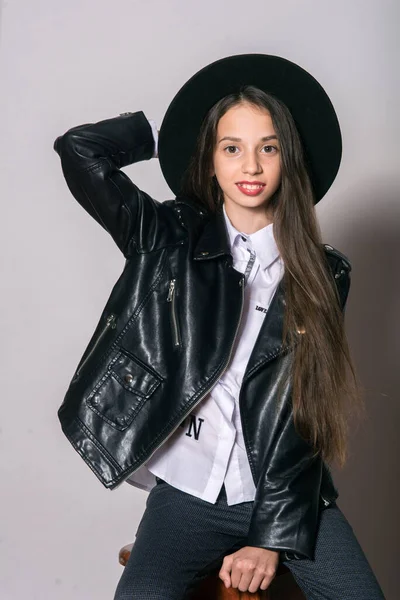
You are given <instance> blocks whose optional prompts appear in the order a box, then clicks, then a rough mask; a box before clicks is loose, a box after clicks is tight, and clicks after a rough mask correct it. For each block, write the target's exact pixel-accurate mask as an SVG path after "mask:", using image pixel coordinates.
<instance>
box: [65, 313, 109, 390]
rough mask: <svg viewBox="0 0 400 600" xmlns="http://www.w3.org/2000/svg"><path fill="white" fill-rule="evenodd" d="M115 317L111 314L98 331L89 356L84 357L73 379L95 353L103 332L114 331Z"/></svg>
mask: <svg viewBox="0 0 400 600" xmlns="http://www.w3.org/2000/svg"><path fill="white" fill-rule="evenodd" d="M116 319H117V317H116V315H114V314H111V315H109V316H108V317H107V319H106V323H105V325H104V327H103V329H102V330H101V331H100V333H99V336H98V337H97V339H96V341H95V343H94V345H93V347H92V349H91V350H90V352H89V354H88V355H87V356H86V358H85V360H84V361H83V363H82V364H81V365H80V367H79V369H78V370H77V371H76V373H75V376H74V379H77V378H78V377H79V375H80V373H81V371H82V369H83V367H84V366H85V365H86V363H87V362H88V360H89V358H90V357H91V356H92V354H93V352H94V351H95V349H96V348H97V345H98V343H99V342H100V340H101V339H102V337H103V336H104V334H105V332H106V331H107V330H108V329H109V328H111V329H115V327H116V326H117V324H116Z"/></svg>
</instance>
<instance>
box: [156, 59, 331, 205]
mask: <svg viewBox="0 0 400 600" xmlns="http://www.w3.org/2000/svg"><path fill="white" fill-rule="evenodd" d="M248 84H251V85H254V86H256V87H258V88H260V89H261V90H263V91H265V92H269V93H271V94H273V95H274V96H276V97H277V98H279V99H280V100H281V101H283V102H284V103H285V104H286V106H287V107H288V108H289V110H290V112H291V114H292V116H293V118H294V121H295V123H296V126H297V129H298V131H299V134H300V137H301V140H302V143H303V146H304V149H305V153H306V157H307V161H308V168H309V173H310V177H311V182H312V185H313V188H314V193H315V199H316V202H318V201H319V200H321V198H322V197H323V196H324V195H325V194H326V192H327V191H328V189H329V188H330V186H331V185H332V183H333V181H334V179H335V177H336V175H337V172H338V170H339V166H340V161H341V157H342V137H341V132H340V126H339V122H338V119H337V116H336V112H335V109H334V108H333V105H332V103H331V101H330V99H329V97H328V95H327V94H326V92H325V91H324V89H323V88H322V86H321V85H320V84H319V83H318V81H317V80H316V79H315V78H314V77H313V76H312V75H310V74H309V73H308V72H307V71H305V70H304V69H302V68H301V67H299V66H298V65H296V64H295V63H293V62H291V61H289V60H287V59H284V58H282V57H279V56H273V55H267V54H239V55H235V56H229V57H226V58H222V59H219V60H217V61H215V62H213V63H211V64H209V65H207V66H206V67H204V68H202V69H201V70H200V71H198V72H197V73H195V74H194V75H193V76H192V77H191V78H190V79H189V80H188V81H187V82H186V83H185V84H184V85H183V86H182V87H181V89H180V90H179V91H178V92H177V94H176V95H175V97H174V98H173V100H172V102H171V103H170V105H169V107H168V109H167V111H166V113H165V116H164V119H163V121H162V124H161V127H160V133H159V139H158V158H159V161H160V167H161V170H162V173H163V175H164V177H165V180H166V182H167V184H168V185H169V187H170V188H171V190H172V191H173V192H174V194H175V195H179V194H180V193H181V187H180V186H181V181H182V176H183V173H184V171H185V170H186V168H187V166H188V164H189V160H190V157H191V155H192V154H193V152H194V149H195V143H196V139H197V135H198V133H199V130H200V126H201V123H202V121H203V119H204V117H205V116H206V114H207V112H208V111H209V110H210V108H211V107H212V106H213V105H214V104H215V103H216V102H218V100H220V99H221V98H223V97H224V96H226V95H227V94H230V93H233V92H237V91H239V89H240V87H241V86H243V85H248Z"/></svg>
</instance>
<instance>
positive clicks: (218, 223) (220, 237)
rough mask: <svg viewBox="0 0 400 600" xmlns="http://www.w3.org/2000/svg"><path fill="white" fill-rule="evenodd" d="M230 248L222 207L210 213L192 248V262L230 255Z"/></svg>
mask: <svg viewBox="0 0 400 600" xmlns="http://www.w3.org/2000/svg"><path fill="white" fill-rule="evenodd" d="M230 253H231V246H230V241H229V235H228V231H227V228H226V224H225V218H224V213H223V210H222V206H219V207H218V208H217V210H216V211H215V213H212V214H211V216H210V218H209V219H208V221H207V223H206V224H205V226H204V228H203V231H202V233H201V235H200V237H199V239H198V240H197V244H196V246H195V248H194V252H193V258H194V260H207V259H209V258H215V257H216V256H221V254H230Z"/></svg>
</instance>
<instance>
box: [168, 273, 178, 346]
mask: <svg viewBox="0 0 400 600" xmlns="http://www.w3.org/2000/svg"><path fill="white" fill-rule="evenodd" d="M175 284H176V279H171V281H170V283H169V290H168V297H167V302H171V315H172V333H173V336H174V346H180V340H179V331H178V323H177V318H176V303H175Z"/></svg>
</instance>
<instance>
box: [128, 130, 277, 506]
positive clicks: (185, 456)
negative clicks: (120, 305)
mask: <svg viewBox="0 0 400 600" xmlns="http://www.w3.org/2000/svg"><path fill="white" fill-rule="evenodd" d="M152 129H153V133H154V128H153V127H152ZM155 135H156V134H155ZM155 139H156V138H155ZM223 214H224V219H225V224H226V227H227V233H228V236H229V241H230V245H231V253H232V256H233V267H234V268H235V269H236V270H237V271H240V272H241V273H244V274H245V279H246V285H245V288H244V307H243V313H242V320H241V323H240V326H239V330H238V332H237V337H236V341H235V344H234V347H233V349H232V355H231V360H230V363H229V364H228V366H227V368H226V370H225V372H224V373H223V374H222V375H221V377H220V379H219V380H217V381H216V383H215V384H214V386H213V388H212V389H211V390H210V391H209V393H208V394H207V396H205V397H204V398H203V400H202V401H201V402H200V403H199V404H198V405H197V406H196V407H195V409H194V410H193V411H192V413H191V414H190V415H188V417H186V419H185V420H184V421H183V422H182V423H181V425H180V426H179V427H178V428H177V429H176V431H175V432H174V433H173V434H172V436H170V437H169V438H168V439H167V440H166V441H165V442H164V444H163V445H162V446H161V447H160V448H158V449H157V450H156V452H155V453H154V454H153V456H152V457H151V458H150V459H149V460H148V461H147V462H146V463H145V464H144V465H143V466H142V467H140V469H138V470H137V471H136V472H135V473H134V474H133V475H131V476H130V477H129V478H128V479H127V482H128V483H130V484H131V485H134V486H136V487H139V488H141V489H145V490H148V491H150V490H151V489H152V487H154V485H155V477H159V478H161V479H163V480H164V481H166V482H167V483H169V484H170V485H172V486H174V487H176V488H178V489H180V490H182V491H184V492H186V493H189V494H192V495H194V496H197V497H198V498H201V499H202V500H205V501H207V502H211V503H215V502H216V500H217V498H218V495H219V492H220V491H221V487H222V485H223V484H225V488H226V495H227V503H228V505H229V506H231V505H233V504H238V503H240V502H248V501H252V500H254V497H255V491H256V488H255V485H254V481H253V478H252V474H251V471H250V465H249V461H248V457H247V452H246V448H245V444H244V439H243V432H242V425H241V418H240V411H239V402H238V398H239V391H240V387H241V383H242V379H243V375H244V372H245V369H246V365H247V362H248V359H249V357H250V353H251V351H252V349H253V347H254V344H255V341H256V338H257V336H258V333H259V331H260V327H261V324H262V322H263V320H264V317H265V313H266V312H267V310H268V308H269V305H270V303H271V300H272V297H273V295H274V293H275V291H276V288H277V286H278V283H279V281H280V279H281V278H282V276H283V271H284V267H283V261H282V259H281V257H280V255H279V251H278V248H277V245H276V242H275V238H274V235H273V223H271V224H269V225H266V226H265V227H263V228H262V229H259V230H258V231H256V232H255V233H252V234H245V233H242V232H240V231H238V230H237V229H236V228H235V227H234V226H233V225H232V223H231V222H230V220H229V217H228V215H227V213H226V210H225V205H224V206H223Z"/></svg>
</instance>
